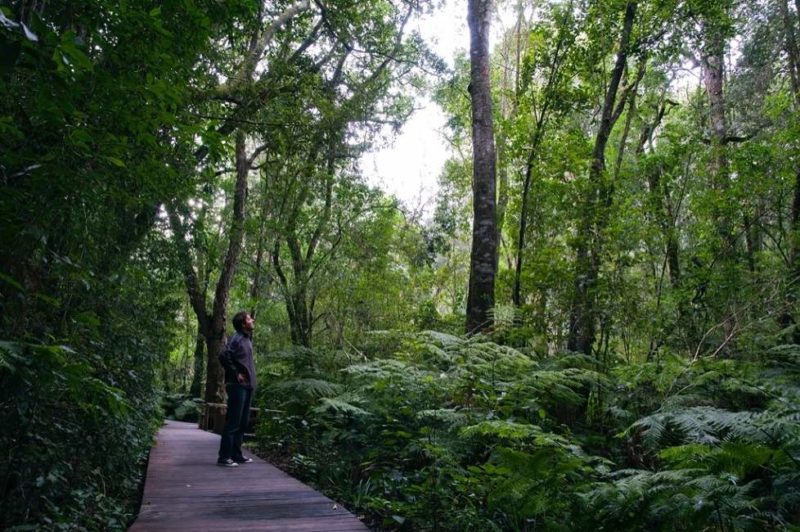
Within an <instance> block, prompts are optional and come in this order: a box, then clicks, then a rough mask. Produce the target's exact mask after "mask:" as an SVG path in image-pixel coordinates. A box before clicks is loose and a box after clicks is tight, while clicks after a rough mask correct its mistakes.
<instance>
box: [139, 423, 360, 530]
mask: <svg viewBox="0 0 800 532" xmlns="http://www.w3.org/2000/svg"><path fill="white" fill-rule="evenodd" d="M218 449H219V436H218V435H216V434H212V433H210V432H205V431H203V430H200V429H199V428H197V424H195V423H182V422H179V421H167V423H166V425H164V427H162V428H161V430H160V431H159V432H158V435H157V440H156V443H155V444H154V445H153V449H152V451H150V462H149V464H148V466H147V479H146V482H145V487H144V497H143V498H142V508H141V511H140V513H139V516H138V517H137V519H136V521H135V522H134V524H133V526H131V528H130V529H129V530H130V531H133V532H140V531H149V530H170V531H172V530H192V531H200V530H214V531H225V530H281V531H283V530H285V531H293V530H296V531H304V532H306V531H330V532H335V531H349V530H353V531H355V530H359V531H365V530H367V528H366V527H365V526H364V524H362V523H361V521H359V520H358V519H357V518H356V517H355V516H354V515H352V514H351V513H349V512H347V510H345V509H344V508H342V507H341V506H340V505H338V504H337V503H335V502H334V501H332V500H330V499H329V498H327V497H325V496H324V495H322V494H320V493H318V492H316V491H314V490H313V489H311V488H310V487H308V486H306V485H305V484H303V483H301V482H300V481H299V480H296V479H294V478H292V477H290V476H289V475H287V474H286V473H284V472H282V471H281V470H279V469H277V468H275V467H273V466H271V465H270V464H268V463H267V462H265V461H264V460H261V459H260V458H257V457H256V456H252V454H250V453H247V454H246V455H249V456H252V458H253V462H252V463H249V464H242V465H240V466H239V467H231V468H227V467H219V466H217V465H216V459H217V450H218Z"/></svg>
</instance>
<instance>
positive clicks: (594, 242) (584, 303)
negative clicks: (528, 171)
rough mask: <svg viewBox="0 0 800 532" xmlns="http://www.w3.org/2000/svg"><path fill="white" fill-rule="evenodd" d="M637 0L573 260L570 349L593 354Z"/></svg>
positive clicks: (630, 6)
mask: <svg viewBox="0 0 800 532" xmlns="http://www.w3.org/2000/svg"><path fill="white" fill-rule="evenodd" d="M636 8H637V2H627V3H626V5H625V13H624V15H623V23H622V29H621V31H620V36H619V45H618V47H617V57H616V61H615V62H614V68H613V70H612V71H611V77H610V79H609V82H608V88H607V90H606V93H605V98H604V100H603V105H602V110H601V117H600V125H599V126H598V129H597V135H596V136H595V142H594V148H593V150H592V160H591V163H590V166H589V179H588V183H587V187H586V190H585V193H584V199H583V204H582V207H581V208H582V212H581V214H580V222H579V225H578V234H577V245H576V250H575V251H576V257H575V283H574V286H575V292H574V295H573V299H572V305H571V309H570V324H569V336H568V339H567V348H568V349H570V350H572V351H580V352H583V353H586V354H589V353H591V351H592V345H593V344H594V341H595V326H596V319H597V316H596V298H597V282H598V276H599V273H600V265H601V260H602V252H603V240H604V238H605V232H606V224H607V221H608V210H609V208H610V207H611V203H612V201H613V190H614V189H613V183H612V182H611V180H610V179H609V176H608V175H607V173H606V158H605V157H606V156H605V152H606V145H607V144H608V139H609V137H610V135H611V130H612V128H613V127H614V124H615V123H616V122H617V119H619V117H620V115H621V114H622V111H623V109H624V105H625V102H626V100H627V98H626V93H627V90H630V88H631V85H628V86H626V87H625V89H624V90H623V95H621V96H620V97H619V98H618V95H617V92H618V90H619V88H620V83H621V81H622V78H623V74H624V72H625V67H626V64H627V61H628V54H629V52H630V50H629V45H630V40H631V33H632V32H633V23H634V19H635V18H636Z"/></svg>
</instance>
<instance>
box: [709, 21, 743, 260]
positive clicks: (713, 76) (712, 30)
mask: <svg viewBox="0 0 800 532" xmlns="http://www.w3.org/2000/svg"><path fill="white" fill-rule="evenodd" d="M704 31H705V37H706V42H705V46H704V50H703V59H702V61H703V83H704V85H705V89H706V94H707V95H708V104H709V114H708V118H709V126H710V128H711V139H710V140H711V161H710V163H709V173H710V175H711V187H712V188H713V189H714V190H716V191H718V192H719V195H720V197H721V198H722V200H723V202H724V204H723V205H722V206H716V207H715V211H716V212H715V218H716V220H715V223H716V225H717V232H718V233H719V235H720V238H721V244H722V246H723V249H722V253H721V256H722V257H723V259H731V258H732V257H733V255H734V252H735V250H736V239H735V238H734V236H733V231H732V222H731V217H730V212H729V211H730V209H729V208H728V205H727V204H728V197H727V193H728V190H729V188H730V182H729V173H730V172H729V163H728V149H727V145H726V144H727V141H726V135H727V132H728V127H727V121H726V117H725V100H724V97H723V84H724V76H725V41H724V39H723V35H722V32H721V31H720V30H719V29H718V28H716V27H714V25H713V23H708V22H707V23H706V24H705V27H704ZM726 262H730V260H727V261H726Z"/></svg>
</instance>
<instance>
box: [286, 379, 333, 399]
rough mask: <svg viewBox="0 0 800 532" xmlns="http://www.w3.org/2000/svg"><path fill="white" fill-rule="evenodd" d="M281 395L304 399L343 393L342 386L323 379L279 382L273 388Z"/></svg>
mask: <svg viewBox="0 0 800 532" xmlns="http://www.w3.org/2000/svg"><path fill="white" fill-rule="evenodd" d="M272 388H273V390H275V391H276V392H279V393H287V394H294V395H299V396H303V397H313V398H318V397H332V396H335V395H338V394H340V393H341V392H342V385H341V384H336V383H333V382H329V381H325V380H322V379H294V380H288V381H283V382H279V383H277V384H275V385H273V386H272Z"/></svg>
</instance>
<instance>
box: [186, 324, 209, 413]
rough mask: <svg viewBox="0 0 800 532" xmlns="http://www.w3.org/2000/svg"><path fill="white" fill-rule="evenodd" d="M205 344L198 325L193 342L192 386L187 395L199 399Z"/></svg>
mask: <svg viewBox="0 0 800 532" xmlns="http://www.w3.org/2000/svg"><path fill="white" fill-rule="evenodd" d="M205 347H206V344H205V340H204V338H203V335H202V334H201V333H200V326H199V324H198V330H197V337H196V338H195V342H194V372H193V374H192V384H191V386H190V387H189V395H191V396H192V397H200V392H201V390H202V388H203V369H204V368H205V363H204V362H205V359H204V358H205V354H206V350H205Z"/></svg>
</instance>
